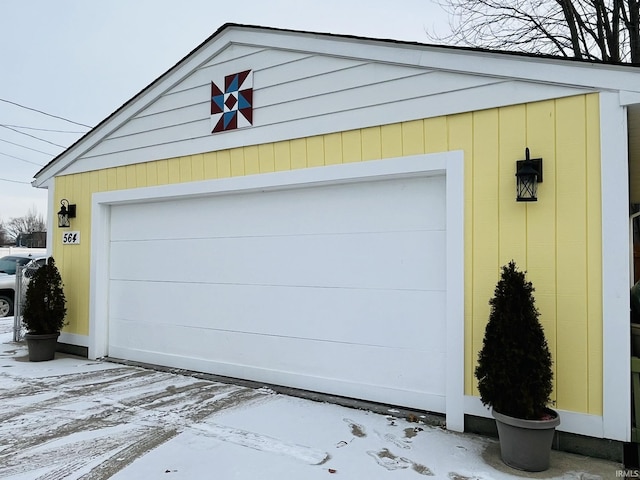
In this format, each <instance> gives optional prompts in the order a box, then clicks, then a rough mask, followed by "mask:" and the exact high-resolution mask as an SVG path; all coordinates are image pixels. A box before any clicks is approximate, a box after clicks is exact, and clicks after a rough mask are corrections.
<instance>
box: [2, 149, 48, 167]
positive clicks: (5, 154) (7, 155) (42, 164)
mask: <svg viewBox="0 0 640 480" xmlns="http://www.w3.org/2000/svg"><path fill="white" fill-rule="evenodd" d="M0 155H4V156H5V157H11V158H15V159H16V160H20V161H21V162H27V163H31V164H32V165H37V166H39V167H42V166H44V163H37V162H32V161H31V160H27V159H24V158H20V157H16V156H15V155H9V154H8V153H2V152H0Z"/></svg>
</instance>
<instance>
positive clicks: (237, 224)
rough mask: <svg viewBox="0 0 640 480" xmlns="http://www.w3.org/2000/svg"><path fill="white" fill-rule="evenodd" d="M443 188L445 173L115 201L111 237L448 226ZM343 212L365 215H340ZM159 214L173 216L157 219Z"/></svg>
mask: <svg viewBox="0 0 640 480" xmlns="http://www.w3.org/2000/svg"><path fill="white" fill-rule="evenodd" d="M444 190H445V182H444V177H442V176H438V177H422V178H413V179H409V178H406V179H398V180H387V181H379V182H366V183H356V184H344V185H334V186H330V187H326V186H325V187H314V188H304V189H291V190H283V191H276V192H257V193H250V194H237V195H220V196H214V197H208V198H195V199H189V200H174V201H170V202H169V201H162V202H153V203H145V204H140V205H123V206H114V207H112V212H111V216H112V219H111V229H112V237H111V238H112V241H120V240H132V239H133V240H135V239H141V238H144V239H151V240H154V239H157V240H162V239H169V238H194V236H195V237H196V238H211V237H218V236H220V237H225V236H238V235H240V236H265V235H303V234H309V233H313V234H316V233H348V232H369V231H377V230H378V229H379V228H380V225H385V227H386V228H387V229H388V230H390V231H397V230H443V229H444V225H445V204H444ZM301 199H304V201H301ZM425 209H428V211H426V210H425ZM340 211H358V212H359V214H358V215H357V216H354V217H346V216H344V215H336V212H340ZM274 213H277V215H274ZM247 216H250V217H251V219H252V221H250V222H247V221H246V220H247ZM157 218H163V219H165V220H166V221H165V222H161V223H160V224H158V222H157V221H155V219H157ZM381 218H382V219H385V221H384V222H380V219H381ZM196 227H197V228H196Z"/></svg>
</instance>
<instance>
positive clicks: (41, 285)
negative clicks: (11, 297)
mask: <svg viewBox="0 0 640 480" xmlns="http://www.w3.org/2000/svg"><path fill="white" fill-rule="evenodd" d="M66 314H67V307H66V298H65V296H64V290H63V285H62V278H61V277H60V272H59V271H58V267H56V264H55V262H54V261H53V257H49V259H48V260H47V263H46V264H44V265H42V266H41V267H40V268H38V269H37V270H36V271H35V272H34V274H33V275H32V276H31V280H30V281H29V285H28V287H27V292H26V294H25V302H24V309H23V311H22V323H23V324H24V326H25V328H26V329H27V332H28V333H30V334H36V335H43V334H53V333H57V332H59V331H60V330H62V327H64V325H65V322H64V317H65V315H66Z"/></svg>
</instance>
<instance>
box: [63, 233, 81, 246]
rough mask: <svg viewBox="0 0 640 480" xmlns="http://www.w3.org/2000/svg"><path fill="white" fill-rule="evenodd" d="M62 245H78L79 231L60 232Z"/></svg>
mask: <svg viewBox="0 0 640 480" xmlns="http://www.w3.org/2000/svg"><path fill="white" fill-rule="evenodd" d="M62 244H63V245H79V244H80V232H64V233H63V234H62Z"/></svg>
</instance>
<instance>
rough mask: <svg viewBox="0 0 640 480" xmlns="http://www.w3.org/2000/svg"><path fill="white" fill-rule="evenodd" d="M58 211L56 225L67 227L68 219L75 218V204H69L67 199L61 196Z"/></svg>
mask: <svg viewBox="0 0 640 480" xmlns="http://www.w3.org/2000/svg"><path fill="white" fill-rule="evenodd" d="M60 205H61V207H60V211H59V212H58V227H68V226H69V219H70V218H76V206H75V204H73V205H69V200H67V199H66V198H63V199H62V200H60Z"/></svg>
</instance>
